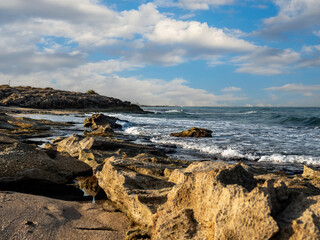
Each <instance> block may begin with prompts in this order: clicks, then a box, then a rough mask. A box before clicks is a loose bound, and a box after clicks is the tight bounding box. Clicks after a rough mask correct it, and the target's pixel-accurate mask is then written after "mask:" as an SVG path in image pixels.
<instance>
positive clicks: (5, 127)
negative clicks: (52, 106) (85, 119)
mask: <svg viewBox="0 0 320 240" xmlns="http://www.w3.org/2000/svg"><path fill="white" fill-rule="evenodd" d="M68 126H71V124H67V123H61V122H53V121H48V120H35V119H30V118H25V117H13V116H9V115H6V114H4V115H0V131H1V132H3V133H5V134H6V135H9V136H12V137H17V138H32V137H47V136H51V129H52V128H53V127H54V128H62V127H68Z"/></svg>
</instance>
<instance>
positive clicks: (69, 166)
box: [0, 136, 92, 191]
mask: <svg viewBox="0 0 320 240" xmlns="http://www.w3.org/2000/svg"><path fill="white" fill-rule="evenodd" d="M0 142H1V147H0V188H1V189H7V190H15V189H16V190H19V191H28V189H29V190H30V191H31V190H32V191H33V190H34V189H36V188H39V187H40V186H41V188H43V187H44V186H46V185H47V186H53V185H64V184H67V183H70V182H72V180H73V179H75V178H76V177H78V176H87V175H90V174H92V169H91V168H90V167H89V166H88V165H87V164H85V163H82V162H80V161H78V160H76V159H74V158H72V157H70V156H69V155H66V154H64V153H59V152H55V153H53V152H52V151H54V150H52V149H51V150H50V151H51V153H50V154H47V152H46V151H48V150H44V149H40V148H38V147H36V146H35V145H32V144H25V143H22V142H20V141H18V140H14V139H12V138H8V137H6V136H0ZM28 183H29V185H28ZM19 185H20V186H19ZM47 190H49V189H47ZM34 191H36V190H34Z"/></svg>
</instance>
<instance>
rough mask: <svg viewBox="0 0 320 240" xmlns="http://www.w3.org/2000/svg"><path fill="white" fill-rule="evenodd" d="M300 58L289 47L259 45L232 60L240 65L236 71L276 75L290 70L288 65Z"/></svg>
mask: <svg viewBox="0 0 320 240" xmlns="http://www.w3.org/2000/svg"><path fill="white" fill-rule="evenodd" d="M300 59H301V56H300V54H299V53H297V52H295V51H293V50H291V49H285V50H281V49H274V48H267V47H260V48H259V49H257V50H256V51H254V52H252V53H250V54H248V55H244V56H239V57H235V58H234V59H233V60H232V62H233V63H235V64H236V65H239V66H240V67H239V68H238V69H237V70H236V71H237V72H242V73H250V74H259V75H276V74H283V73H288V72H290V66H291V68H292V67H293V65H294V64H296V63H297V62H298V61H299V60H300Z"/></svg>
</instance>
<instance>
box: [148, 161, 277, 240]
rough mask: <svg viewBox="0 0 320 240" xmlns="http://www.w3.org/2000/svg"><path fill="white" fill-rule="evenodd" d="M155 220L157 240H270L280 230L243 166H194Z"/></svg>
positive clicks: (176, 177) (177, 174) (180, 175)
mask: <svg viewBox="0 0 320 240" xmlns="http://www.w3.org/2000/svg"><path fill="white" fill-rule="evenodd" d="M170 180H173V181H174V182H176V184H177V185H176V186H174V187H173V189H172V190H171V191H170V192H169V194H168V200H167V202H166V203H165V204H164V205H163V206H162V207H161V208H160V209H158V211H157V213H156V217H155V218H154V221H155V222H154V226H153V230H152V236H153V238H154V239H270V238H271V237H272V236H274V235H275V234H276V233H277V232H278V230H279V228H278V225H277V223H276V221H275V220H274V219H273V218H272V216H271V209H272V204H271V201H270V200H269V197H268V195H267V194H266V193H265V191H264V189H260V188H258V187H255V186H256V180H255V179H254V178H253V176H252V175H251V174H249V173H248V172H247V171H245V170H244V169H243V168H242V167H241V166H240V165H231V166H227V165H224V164H221V163H218V164H216V163H213V162H202V163H194V164H192V165H190V166H189V167H188V168H186V169H185V170H175V171H174V172H173V173H172V176H171V177H170Z"/></svg>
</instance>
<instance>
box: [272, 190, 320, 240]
mask: <svg viewBox="0 0 320 240" xmlns="http://www.w3.org/2000/svg"><path fill="white" fill-rule="evenodd" d="M277 220H278V223H279V226H280V228H281V230H280V233H279V234H278V235H277V236H276V237H275V239H279V240H280V239H301V240H302V239H303V240H305V239H306V240H316V239H319V238H320V196H319V195H318V196H312V197H305V196H304V195H303V194H301V195H299V196H296V197H295V199H294V200H293V202H292V203H291V204H290V205H289V206H288V207H287V208H286V209H285V210H284V211H283V212H282V213H281V214H280V215H279V216H278V217H277Z"/></svg>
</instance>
